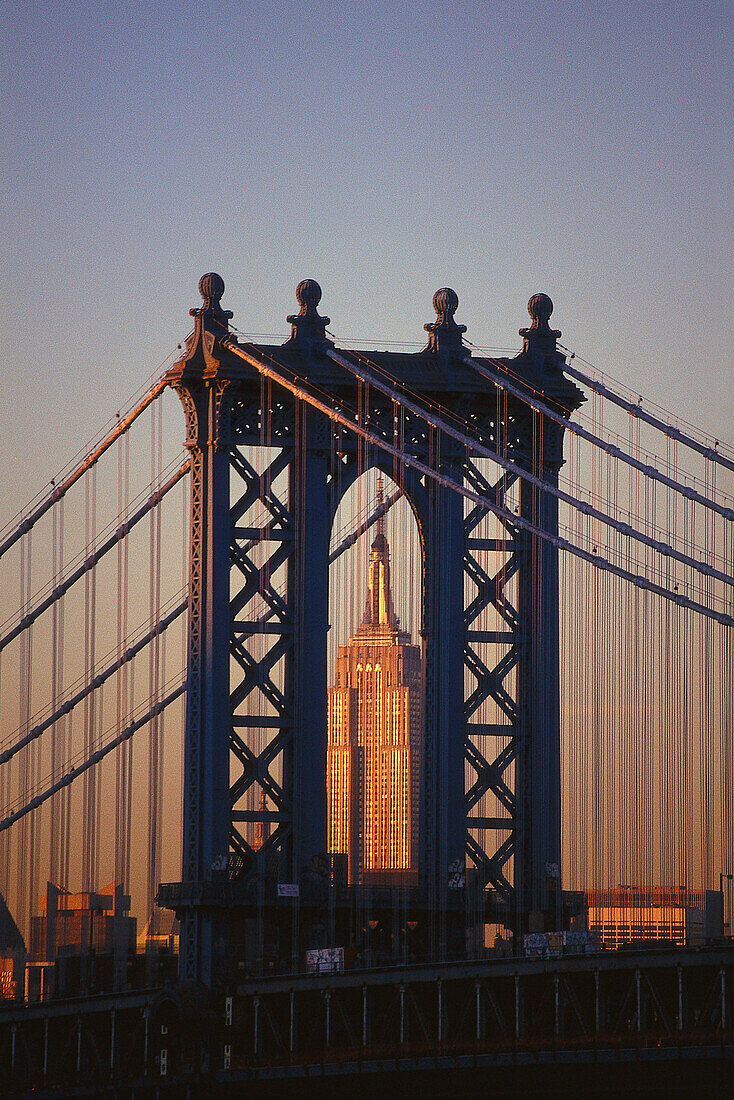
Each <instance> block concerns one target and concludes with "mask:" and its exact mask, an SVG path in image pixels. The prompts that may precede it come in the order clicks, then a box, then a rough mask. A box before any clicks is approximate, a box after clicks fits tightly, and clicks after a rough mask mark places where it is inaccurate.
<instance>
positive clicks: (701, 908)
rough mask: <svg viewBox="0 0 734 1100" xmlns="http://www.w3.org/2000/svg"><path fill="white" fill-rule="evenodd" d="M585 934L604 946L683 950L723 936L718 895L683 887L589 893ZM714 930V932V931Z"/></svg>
mask: <svg viewBox="0 0 734 1100" xmlns="http://www.w3.org/2000/svg"><path fill="white" fill-rule="evenodd" d="M586 902H587V905H588V926H589V930H593V931H595V932H598V934H599V938H600V940H601V943H602V945H603V946H604V947H613V948H615V947H621V946H622V945H623V944H627V943H635V942H637V941H641V940H648V941H649V940H665V941H666V942H672V943H675V944H677V945H679V946H681V947H691V946H695V945H697V944H703V943H706V941H707V940H709V939H712V938H716V937H718V936H719V935H720V934H721V904H720V895H719V894H716V893H714V891H712V890H688V889H686V888H685V887H684V886H649V887H648V886H617V887H615V888H614V889H608V890H587V891H586ZM717 925H718V927H717Z"/></svg>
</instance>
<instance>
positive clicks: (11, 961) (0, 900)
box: [0, 894, 25, 1001]
mask: <svg viewBox="0 0 734 1100" xmlns="http://www.w3.org/2000/svg"><path fill="white" fill-rule="evenodd" d="M24 962H25V943H24V942H23V937H22V936H21V934H20V930H19V929H18V925H17V924H16V923H15V921H14V920H13V917H12V914H11V912H10V910H9V909H8V907H7V905H6V903H5V898H4V897H3V896H2V894H0V1000H3V1001H9V1000H10V1001H12V1000H15V998H16V996H17V995H18V993H19V990H20V987H21V985H20V983H21V980H22V977H23V965H24Z"/></svg>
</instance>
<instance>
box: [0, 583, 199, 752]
mask: <svg viewBox="0 0 734 1100" xmlns="http://www.w3.org/2000/svg"><path fill="white" fill-rule="evenodd" d="M188 606H189V604H188V600H184V601H183V603H180V604H178V606H177V607H174V609H173V610H172V611H171V612H170V613H169V614H168V615H166V616H165V617H164V618H163V619H161V620H160V622H159V623H157V624H156V626H155V627H154V628H153V630H151V631H149V632H148V633H147V634H146V635H145V636H144V637H142V638H141V639H140V640H139V641H137V642H136V643H135V644H134V645H132V646H130V647H129V648H128V649H126V650H125V651H124V652H123V653H121V654H120V656H119V658H117V659H116V660H115V661H114V662H113V663H112V664H111V665H108V666H107V668H105V669H104V670H103V671H102V672H99V673H97V675H96V676H94V677H93V678H92V679H91V680H90V681H89V682H88V683H86V684H85V685H84V687H83V688H82V689H81V690H80V691H78V692H77V693H76V695H72V697H71V698H70V699H67V701H66V702H65V703H63V704H62V706H60V707H59V708H58V709H57V710H55V711H54V712H53V713H52V714H50V715H49V716H48V718H44V720H43V721H42V722H40V723H39V724H38V725H37V726H34V727H33V729H31V730H29V732H28V733H27V734H26V735H25V736H24V737H21V738H20V740H19V741H16V742H15V743H14V744H12V745H11V746H10V748H7V749H5V750H4V752H0V767H1V766H2V765H3V764H7V762H8V761H9V760H12V759H13V757H14V756H15V755H16V754H17V753H19V752H20V750H21V749H23V748H25V746H26V745H28V744H29V743H30V742H31V741H35V740H36V739H37V738H38V737H40V736H41V735H42V734H44V733H45V732H46V730H47V729H50V727H51V726H53V725H55V724H56V722H58V721H59V719H60V718H63V717H64V715H66V714H68V713H69V712H70V711H72V710H73V709H74V707H76V706H78V704H79V703H81V702H82V701H83V700H84V699H86V697H87V696H88V695H90V694H91V692H93V691H96V690H97V688H99V687H101V686H102V684H104V683H105V681H106V680H109V678H110V676H114V674H115V673H116V672H119V671H120V669H121V668H123V666H124V665H126V664H128V663H129V662H130V661H132V660H133V658H134V657H137V655H138V653H140V652H142V650H143V649H145V647H146V646H147V645H149V644H150V643H151V642H152V641H153V640H154V638H155V637H156V635H157V634H162V633H163V631H164V630H167V629H168V627H169V626H170V625H171V623H174V622H175V621H176V619H178V618H180V617H181V615H183V613H184V611H185V610H186V608H187V607H188Z"/></svg>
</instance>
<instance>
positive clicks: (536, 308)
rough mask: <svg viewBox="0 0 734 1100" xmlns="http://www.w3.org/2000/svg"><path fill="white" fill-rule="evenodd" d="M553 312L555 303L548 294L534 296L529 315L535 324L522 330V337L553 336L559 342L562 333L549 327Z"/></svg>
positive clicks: (531, 300) (530, 302)
mask: <svg viewBox="0 0 734 1100" xmlns="http://www.w3.org/2000/svg"><path fill="white" fill-rule="evenodd" d="M552 312H553V302H552V300H551V299H550V298H549V297H548V295H547V294H533V296H532V298H530V300H529V301H528V313H529V314H530V316H531V318H532V321H533V323H532V325H531V326H530V328H521V329H520V335H521V336H528V335H529V334H530V333H535V334H536V335H537V336H552V337H553V339H555V340H557V339H558V337H559V336H560V335H561V333H560V331H559V330H558V329H554V328H550V326H549V325H548V321H549V320H550V315H551V313H552Z"/></svg>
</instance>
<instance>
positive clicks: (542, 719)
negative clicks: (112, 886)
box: [159, 274, 583, 984]
mask: <svg viewBox="0 0 734 1100" xmlns="http://www.w3.org/2000/svg"><path fill="white" fill-rule="evenodd" d="M200 291H201V294H202V297H203V299H204V304H203V306H202V307H201V308H199V309H196V310H192V314H193V316H194V318H195V329H194V332H193V334H192V335H191V336H190V337H189V339H188V340H187V343H186V350H185V353H184V355H183V357H182V359H181V360H180V361H179V362H178V363H177V364H176V365H175V366H174V368H173V369H172V370H171V371H170V372H169V374H168V375H167V378H168V380H169V382H170V383H171V385H172V386H173V387H174V388H175V389H176V390H177V392H178V393H179V395H180V397H181V400H182V402H183V405H184V409H185V413H186V421H187V439H186V445H187V447H188V449H189V451H190V452H191V456H192V512H191V544H190V626H189V655H188V661H189V669H188V704H187V723H186V744H185V790H184V845H183V872H182V881H181V883H180V884H177V885H175V886H174V887H169V888H167V889H165V890H162V891H161V894H160V897H159V900H160V901H161V903H162V904H165V905H167V906H169V907H171V908H175V909H176V910H177V912H178V913H179V916H180V918H181V921H182V936H181V977H182V978H184V979H190V980H200V981H203V982H204V983H206V984H212V983H216V982H217V981H218V980H219V979H220V977H221V969H220V967H221V964H222V962H223V959H224V956H225V954H226V946H227V942H228V938H229V936H230V921H231V919H232V913H233V911H234V910H235V909H236V907H237V905H244V904H254V903H255V902H256V900H257V899H256V889H255V887H254V886H253V885H252V883H253V882H256V881H258V875H259V876H260V881H261V880H262V876H263V875H264V873H265V868H266V864H267V861H268V860H271V863H270V867H271V868H272V867H273V866H276V867H277V876H278V878H279V880H280V881H282V882H291V883H300V884H301V885H302V890H303V893H304V895H308V891H309V889H310V887H309V882H310V880H311V879H312V878H313V877H314V868H315V867H318V864H319V860H322V859H323V856H324V854H325V852H326V768H325V760H326V736H327V644H326V640H327V630H328V625H329V624H328V557H329V538H330V532H331V527H332V522H333V519H334V515H335V512H336V509H337V507H338V505H339V502H340V500H341V498H342V497H343V494H344V493H345V492H346V491H347V490H348V488H349V487H350V485H351V484H353V483H354V481H355V480H356V478H357V477H358V476H359V475H360V474H361V473H362V472H363V470H364V463H365V446H364V443H363V441H362V440H360V438H359V437H358V435H357V434H356V433H353V432H350V431H349V429H348V428H344V427H343V426H342V427H339V428H337V427H335V425H334V423H332V421H331V420H330V419H329V418H328V417H327V416H326V415H324V413H323V412H321V411H319V410H318V409H316V408H314V407H312V406H311V405H309V404H308V402H307V401H304V400H302V399H300V398H298V397H296V396H294V395H293V393H292V392H290V391H289V390H288V389H287V388H285V387H281V386H279V385H278V383H277V382H275V381H271V380H265V379H264V378H263V376H262V374H261V373H260V372H259V371H258V370H257V368H256V366H255V365H253V364H254V363H255V362H263V363H266V362H268V361H273V362H277V364H278V369H279V370H284V371H286V372H288V373H289V377H294V378H298V379H301V380H305V382H306V383H308V384H312V385H313V386H314V387H318V389H319V391H320V392H324V391H325V392H326V393H328V394H330V395H332V397H333V398H334V399H336V400H337V401H338V400H339V399H340V397H341V396H342V395H343V399H344V404H345V405H346V406H347V407H348V406H349V405H350V403H352V404H353V403H355V394H356V393H357V389H358V387H359V386H360V385H361V384H360V383H358V382H357V381H356V380H355V378H354V377H353V376H352V375H350V374H349V372H348V371H347V370H345V369H344V367H343V366H342V365H340V364H339V362H338V361H337V360H338V358H339V356H338V355H335V357H333V358H332V355H333V354H334V349H333V345H332V344H331V342H330V341H329V340H328V338H327V336H326V332H325V329H326V325H327V324H328V323H329V321H328V318H326V317H322V316H320V315H319V313H318V309H317V307H318V304H319V301H320V298H321V291H320V288H319V286H318V284H317V283H315V282H313V281H312V280H306V281H304V282H302V283H301V284H300V285H299V287H298V289H297V297H298V301H299V305H300V312H299V313H298V314H297V315H294V316H291V317H289V318H288V320H289V321H290V322H291V325H292V336H291V338H290V340H289V341H288V342H287V343H286V344H284V345H281V346H278V347H273V346H265V345H252V344H238V343H237V341H236V340H235V339H234V338H233V336H232V335H231V334H230V333H229V327H228V325H229V318H230V317H231V316H232V315H231V313H229V312H228V311H224V310H223V309H222V308H221V305H220V300H221V297H222V294H223V291H224V283H223V280H222V279H221V278H220V277H219V276H218V275H216V274H208V275H205V276H203V277H202V279H201V281H200ZM457 306H458V298H457V296H456V294H455V293H454V291H452V290H449V289H443V290H440V291H438V292H437V293H436V295H435V296H434V307H435V309H436V313H437V320H436V321H435V322H433V323H431V324H429V325H426V326H425V327H426V329H427V330H428V333H429V337H428V345H427V347H426V348H425V349H424V351H422V352H420V353H417V354H407V353H395V352H384V351H383V352H378V351H376V352H369V353H364V354H365V357H366V358H367V360H368V361H369V362H370V363H371V364H374V365H376V366H377V367H379V368H381V369H383V370H385V371H387V372H388V373H389V375H390V376H392V377H393V378H396V379H398V380H399V382H400V383H401V384H402V385H403V386H404V387H405V391H406V392H412V393H419V394H421V396H422V398H425V399H426V400H428V401H434V402H435V403H436V404H439V405H442V406H444V407H447V408H448V409H450V410H451V412H452V413H453V415H454V416H455V417H457V418H460V419H461V420H463V421H464V422H465V423H466V424H467V425H469V426H470V428H471V432H472V437H473V438H475V439H476V440H477V441H478V442H480V443H481V444H482V445H483V446H484V447H487V448H490V449H491V450H493V451H495V452H496V453H497V454H501V455H502V456H504V457H505V458H509V459H511V460H512V461H513V462H514V463H515V464H516V465H517V466H519V467H521V468H522V469H526V470H528V471H531V472H533V473H535V474H537V473H538V471H540V472H541V474H542V477H543V479H544V480H546V481H548V482H552V483H554V484H555V483H557V478H558V471H559V469H560V466H561V464H562V461H563V458H562V444H563V428H562V427H561V426H560V425H559V424H557V423H555V422H551V421H549V420H547V419H546V418H544V417H543V416H542V415H541V414H538V413H535V412H533V411H531V410H530V409H529V408H528V406H527V405H525V404H524V403H523V402H522V401H521V400H519V399H517V398H515V397H513V396H511V395H509V394H508V393H507V392H506V391H503V390H502V389H501V387H498V386H494V385H492V384H491V383H488V381H487V379H486V378H484V377H482V376H481V375H480V374H479V373H478V372H477V371H475V370H474V369H473V366H472V360H471V356H470V353H469V351H468V350H467V349H466V348H465V347H464V346H463V343H462V333H463V332H464V331H465V329H464V326H461V325H457V324H456V322H455V320H454V314H455V311H456V309H457ZM528 308H529V311H530V314H531V318H532V323H531V325H530V327H529V328H527V329H522V330H521V335H522V336H523V338H524V346H523V350H522V352H521V353H520V355H519V356H517V357H516V358H514V359H511V360H501V361H497V360H493V363H494V364H495V365H497V364H499V366H500V367H501V366H502V365H503V364H505V365H507V366H508V367H509V366H510V364H511V367H510V369H511V370H512V372H513V374H514V376H516V378H517V377H519V378H520V379H521V380H522V381H521V382H520V383H518V382H517V381H516V382H515V385H518V384H519V385H525V386H526V387H527V388H528V392H529V393H530V392H533V393H535V394H538V393H540V394H542V395H544V400H546V401H552V402H554V403H555V406H556V407H557V408H560V409H561V410H562V411H563V413H564V415H566V416H568V415H569V414H570V412H571V411H572V410H573V409H574V408H577V407H578V406H579V405H580V404H581V402H582V400H583V395H582V394H581V391H580V390H579V389H578V388H577V387H576V386H575V385H573V384H572V383H571V382H569V381H568V380H567V379H566V378H565V377H564V376H563V374H562V368H563V363H564V360H563V357H562V356H561V355H560V353H559V352H558V351H557V350H556V337H557V336H558V335H560V334H559V333H557V332H555V331H553V330H551V329H550V328H549V325H548V320H549V317H550V314H551V310H552V303H551V302H550V299H549V298H547V296H546V295H535V296H534V297H533V298H531V300H530V303H529V306H528ZM396 396H398V395H396ZM360 399H361V401H362V402H363V407H364V413H365V417H366V420H367V421H368V422H369V426H370V431H371V432H372V433H373V435H374V436H377V437H379V438H381V439H384V440H386V441H389V442H390V443H394V442H395V441H396V439H397V429H396V404H395V400H394V399H390V398H389V397H388V396H385V395H383V394H381V393H380V392H378V391H377V390H376V389H374V388H370V387H369V386H364V385H362V391H361V398H360ZM364 403H366V405H365V404H364ZM399 442H400V447H401V448H402V450H403V451H404V453H405V454H406V455H408V456H412V457H414V458H416V459H419V460H420V461H421V462H424V463H427V462H431V463H433V464H434V465H435V467H436V469H437V470H438V471H439V472H440V474H441V475H442V479H443V480H442V481H441V482H438V483H437V482H436V481H430V480H429V479H427V478H424V477H421V476H420V475H419V473H418V472H417V471H416V470H414V469H411V468H410V467H409V466H406V467H404V469H403V472H402V484H403V490H404V492H405V494H406V496H407V497H408V500H409V502H410V505H411V507H412V510H413V513H414V515H415V517H416V520H417V522H418V526H419V530H420V539H421V544H422V548H423V620H422V627H421V634H422V637H423V639H424V648H425V676H426V682H425V724H426V726H425V742H424V754H423V776H422V798H421V821H420V861H419V862H420V868H421V887H420V889H421V891H422V896H423V897H424V898H426V899H427V902H426V904H427V905H428V906H429V907H430V908H431V910H432V911H433V913H434V914H435V915H436V921H435V934H434V936H433V939H432V949H433V950H434V951H435V952H436V954H437V956H439V955H443V956H444V957H445V954H446V938H447V936H450V934H451V921H449V922H448V925H447V922H446V920H445V914H446V913H447V912H453V911H455V910H456V909H457V906H458V908H459V909H461V906H462V905H464V904H465V898H466V896H467V894H468V893H469V892H470V891H474V892H475V893H476V894H481V895H482V896H485V892H486V891H487V890H489V891H491V892H492V895H493V897H495V898H496V899H497V900H498V903H499V904H502V905H504V906H505V908H506V910H507V912H509V913H510V914H511V918H510V919H511V920H512V922H513V923H514V924H515V927H516V928H518V929H521V928H522V927H524V926H526V925H527V921H528V914H529V913H531V912H532V911H541V912H546V913H548V912H549V911H551V910H552V909H553V907H554V905H555V904H556V899H555V897H554V896H553V895H554V894H557V890H558V887H559V883H558V879H557V877H556V876H557V871H556V869H557V868H558V866H559V864H560V748H559V684H558V680H559V638H558V630H559V615H558V552H557V550H556V548H555V547H554V546H553V545H552V544H550V543H549V542H547V541H545V540H541V539H540V538H538V537H537V536H533V535H530V534H528V532H527V531H526V530H525V529H524V528H523V526H522V525H520V524H513V522H512V519H511V518H509V517H506V518H505V519H504V521H503V523H504V535H503V537H501V538H498V539H491V540H488V539H486V538H484V537H482V536H480V535H478V534H477V531H478V530H479V529H480V526H481V523H482V521H483V519H484V518H485V516H486V515H487V514H488V509H486V508H484V507H482V506H481V505H476V506H474V507H472V508H467V507H466V506H465V501H464V499H463V498H462V496H460V495H459V494H458V493H457V492H455V491H453V490H452V489H451V487H450V484H448V483H450V482H454V483H456V484H460V485H466V486H469V487H471V488H472V489H473V490H474V491H476V492H478V493H480V494H484V495H486V497H487V499H488V500H491V501H492V502H494V503H496V504H499V505H504V504H505V503H506V501H507V497H508V493H510V491H511V489H512V487H513V482H517V481H518V480H519V492H518V486H517V485H515V490H514V491H515V493H516V496H517V499H518V500H519V505H518V511H519V514H520V516H521V517H522V518H524V519H527V520H529V521H530V522H532V524H534V525H535V526H538V527H542V528H543V529H544V530H545V531H547V532H549V533H551V534H554V533H556V532H557V528H558V513H557V501H556V499H555V498H554V497H552V496H550V495H549V494H544V493H542V492H540V491H539V490H538V488H537V487H535V486H533V485H532V484H531V483H530V482H529V481H525V480H524V479H523V478H522V477H520V478H519V479H518V475H516V474H508V473H507V472H504V473H502V475H501V476H500V477H499V479H498V480H494V481H492V480H488V477H487V472H486V464H483V463H482V462H481V461H478V460H475V459H474V458H473V457H472V456H471V455H470V454H467V449H466V448H465V447H462V446H461V445H460V444H459V443H457V442H456V440H455V439H453V438H451V437H449V436H448V435H446V434H445V433H442V432H441V431H439V430H437V429H434V428H431V427H430V426H429V425H428V424H427V423H426V422H425V420H423V419H421V417H420V416H419V415H417V414H416V413H415V412H411V411H407V410H405V409H402V411H401V414H400V435H399ZM253 456H255V458H253ZM366 462H367V465H368V466H371V467H375V468H378V469H380V470H382V471H383V472H384V473H385V474H387V475H388V476H389V477H392V476H393V473H394V462H393V459H392V458H389V457H388V456H387V455H386V454H385V452H384V451H381V450H380V449H379V447H376V446H374V445H371V446H369V447H368V448H367V451H366ZM336 463H338V464H339V465H338V477H337V476H336V474H337V470H336V467H335V464H336ZM258 502H260V504H261V508H260V511H259V513H258V514H259V519H258V520H257V522H251V520H250V519H248V520H247V522H244V523H243V517H251V516H252V515H253V508H254V506H255V505H256V504H257V503H258ZM487 551H491V552H492V553H493V554H495V555H496V556H498V560H499V562H500V564H499V567H498V568H497V569H496V570H494V571H492V570H489V569H488V568H487V564H486V552H487ZM275 576H279V577H282V578H283V580H284V585H280V586H279V585H277V584H275V583H274V580H273V578H274V577H275ZM513 578H515V580H514V588H512V591H513V592H514V593H515V595H514V597H511V596H510V591H511V584H512V583H513ZM488 608H494V609H495V610H496V612H497V614H498V615H499V618H500V620H501V623H502V627H501V629H500V630H497V631H487V630H484V629H481V628H480V627H479V626H478V624H479V623H480V620H481V616H482V614H483V612H484V611H485V610H486V609H488ZM233 670H234V671H233ZM488 700H491V701H493V705H495V706H496V707H497V708H498V710H499V712H500V713H501V715H502V718H501V720H500V721H499V722H497V723H491V724H488V723H486V722H482V721H481V714H482V708H483V706H484V704H485V703H487V701H488ZM253 731H258V737H259V740H258V738H256V737H254V736H253ZM498 739H499V742H501V744H502V748H501V751H498V750H497V748H496V745H497V744H498ZM465 769H466V771H465ZM467 774H468V775H469V776H470V779H469V781H468V782H467V780H466V778H465V776H466V775H467ZM254 784H257V785H258V787H259V789H260V791H262V792H264V794H265V796H266V797H267V802H268V807H269V808H267V809H266V808H265V807H264V802H265V799H264V798H260V799H259V800H258V803H259V804H258V808H256V809H252V808H247V799H246V795H247V794H248V792H250V793H251V792H252V787H253V785H254ZM488 795H491V796H492V797H493V798H495V799H496V802H497V804H498V805H499V806H501V807H502V809H503V814H501V815H500V816H497V817H483V816H479V815H480V813H481V803H482V800H483V799H484V798H485V796H488ZM249 804H250V806H251V805H252V798H250V803H249ZM252 822H255V823H258V822H259V823H260V824H261V825H263V826H265V827H266V828H265V830H264V832H265V834H266V835H267V842H266V843H265V844H263V846H262V847H261V848H259V849H258V850H257V851H255V850H253V847H252V846H251V845H250V844H248V842H247V839H246V836H245V832H246V830H245V825H246V824H247V823H252ZM250 827H252V826H250ZM261 832H262V830H261ZM487 838H489V840H488V839H487ZM492 838H496V841H495V840H494V839H492ZM273 859H275V860H276V863H275V864H273V863H272V860H273ZM510 861H512V862H513V863H514V876H512V878H511V877H510V876H509V875H508V873H507V865H508V863H510ZM465 865H466V867H467V869H468V877H467V879H466V886H467V888H468V889H467V890H465V891H464V892H463V893H461V892H460V898H457V893H456V891H453V892H452V889H451V882H450V877H451V871H452V869H454V870H455V869H456V868H462V869H463V868H464V866H465ZM238 876H239V877H238ZM233 877H234V878H237V877H238V881H236V882H233V881H232V880H233ZM461 877H462V879H463V871H462V872H461ZM459 901H460V904H459ZM466 904H468V903H466ZM461 919H462V917H461V914H459V917H458V920H459V925H461ZM447 929H448V930H447Z"/></svg>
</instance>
